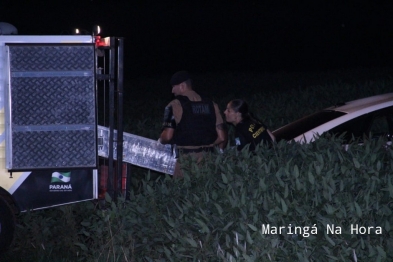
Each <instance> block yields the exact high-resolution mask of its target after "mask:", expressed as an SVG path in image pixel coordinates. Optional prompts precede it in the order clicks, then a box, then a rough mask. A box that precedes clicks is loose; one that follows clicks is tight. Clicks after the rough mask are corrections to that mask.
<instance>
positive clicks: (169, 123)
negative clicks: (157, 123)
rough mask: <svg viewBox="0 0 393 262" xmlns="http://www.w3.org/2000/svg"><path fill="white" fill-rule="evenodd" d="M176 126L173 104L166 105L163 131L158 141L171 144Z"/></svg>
mask: <svg viewBox="0 0 393 262" xmlns="http://www.w3.org/2000/svg"><path fill="white" fill-rule="evenodd" d="M175 128H176V121H175V118H174V116H173V110H172V106H167V107H165V112H164V121H163V124H162V131H161V135H160V138H159V139H158V141H159V142H160V143H161V144H170V143H171V140H172V138H173V134H174V132H175Z"/></svg>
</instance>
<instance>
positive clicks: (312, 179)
mask: <svg viewBox="0 0 393 262" xmlns="http://www.w3.org/2000/svg"><path fill="white" fill-rule="evenodd" d="M308 181H310V183H311V184H312V185H314V183H315V179H314V176H313V174H311V172H308Z"/></svg>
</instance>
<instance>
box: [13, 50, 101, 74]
mask: <svg viewBox="0 0 393 262" xmlns="http://www.w3.org/2000/svg"><path fill="white" fill-rule="evenodd" d="M10 51H11V61H12V63H11V71H12V72H15V71H78V70H90V71H94V62H92V58H93V59H94V47H93V46H92V45H26V44H24V45H12V46H11V47H10Z"/></svg>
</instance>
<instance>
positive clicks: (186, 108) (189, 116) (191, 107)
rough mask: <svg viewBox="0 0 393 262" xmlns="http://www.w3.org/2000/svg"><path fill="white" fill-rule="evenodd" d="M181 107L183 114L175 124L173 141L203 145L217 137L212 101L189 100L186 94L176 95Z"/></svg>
mask: <svg viewBox="0 0 393 262" xmlns="http://www.w3.org/2000/svg"><path fill="white" fill-rule="evenodd" d="M176 99H178V100H179V101H180V104H181V106H182V108H183V115H182V117H181V120H180V122H179V123H178V125H177V126H176V130H175V134H174V142H175V144H176V145H179V146H203V145H210V144H213V143H214V141H216V139H217V131H216V113H215V110H214V105H213V102H212V101H211V100H209V99H205V98H203V97H202V98H201V99H202V101H190V100H189V99H188V97H186V96H177V97H176Z"/></svg>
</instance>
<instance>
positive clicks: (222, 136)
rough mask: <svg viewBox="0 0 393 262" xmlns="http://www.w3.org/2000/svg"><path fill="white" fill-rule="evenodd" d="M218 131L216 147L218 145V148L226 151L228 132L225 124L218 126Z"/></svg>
mask: <svg viewBox="0 0 393 262" xmlns="http://www.w3.org/2000/svg"><path fill="white" fill-rule="evenodd" d="M216 131H217V139H216V141H215V142H214V145H218V147H219V148H220V149H222V150H224V149H225V148H226V146H227V143H228V131H227V128H226V126H225V124H219V125H217V126H216Z"/></svg>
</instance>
